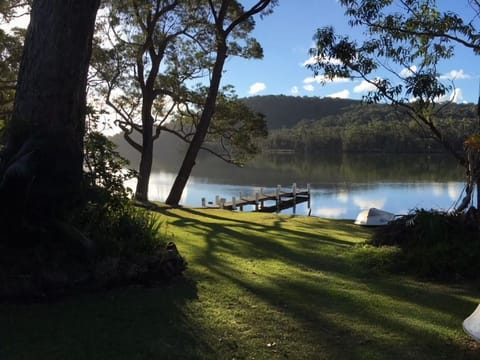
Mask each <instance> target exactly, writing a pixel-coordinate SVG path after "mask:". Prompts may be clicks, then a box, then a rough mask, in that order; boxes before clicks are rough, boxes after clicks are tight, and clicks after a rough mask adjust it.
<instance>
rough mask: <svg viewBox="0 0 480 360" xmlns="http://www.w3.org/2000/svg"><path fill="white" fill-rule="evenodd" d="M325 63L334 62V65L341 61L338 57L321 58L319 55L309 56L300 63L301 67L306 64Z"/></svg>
mask: <svg viewBox="0 0 480 360" xmlns="http://www.w3.org/2000/svg"><path fill="white" fill-rule="evenodd" d="M319 62H320V63H327V64H334V65H340V64H341V63H342V62H341V61H340V60H339V59H335V58H328V59H325V58H321V57H319V56H311V57H310V58H309V59H307V60H305V61H304V62H303V64H301V66H302V67H305V66H307V65H314V64H317V63H319Z"/></svg>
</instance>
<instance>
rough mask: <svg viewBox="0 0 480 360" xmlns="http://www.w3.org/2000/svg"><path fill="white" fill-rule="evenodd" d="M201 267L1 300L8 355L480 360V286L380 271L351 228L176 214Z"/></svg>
mask: <svg viewBox="0 0 480 360" xmlns="http://www.w3.org/2000/svg"><path fill="white" fill-rule="evenodd" d="M159 217H160V219H161V221H162V223H163V225H162V230H161V231H162V233H163V234H164V235H165V236H166V237H168V238H169V239H171V240H173V241H175V243H176V244H177V246H178V248H179V250H180V252H181V253H182V254H183V255H184V256H185V257H186V259H187V261H188V262H189V269H188V270H187V272H186V274H185V277H184V278H183V279H180V280H179V281H177V282H176V283H173V284H170V285H168V286H165V287H160V288H144V287H140V286H137V287H130V288H127V289H116V290H111V291H108V292H103V293H99V294H85V295H78V296H71V297H67V298H64V299H61V300H58V301H56V302H53V303H37V304H24V305H12V304H0V359H1V360H14V359H35V360H36V359H49V360H53V359H422V360H423V359H479V358H480V347H479V346H477V344H476V343H475V342H473V341H471V340H470V339H469V338H468V336H466V335H465V334H464V333H463V331H462V327H461V323H462V321H463V319H464V318H465V317H466V316H467V315H469V314H470V313H471V312H472V311H473V310H474V308H475V307H476V305H477V303H478V301H480V291H479V289H478V288H476V287H474V286H468V285H466V284H464V285H452V284H450V285H448V284H447V285H444V284H434V283H429V282H422V281H419V280H415V279H413V278H411V277H408V276H405V275H391V274H388V273H386V272H382V271H381V270H379V267H378V266H377V265H378V264H379V263H382V262H383V263H388V260H389V258H391V256H393V255H394V254H393V252H391V251H381V250H377V249H368V248H365V247H362V246H360V245H359V246H353V245H354V244H361V243H362V242H363V241H364V240H365V239H367V238H368V237H369V236H370V233H369V231H368V230H367V229H364V228H360V227H356V226H355V225H352V224H351V223H350V222H346V221H338V220H325V219H319V218H315V217H290V216H285V215H276V214H259V213H255V214H254V213H232V212H228V211H222V210H196V209H179V210H171V209H168V208H167V209H164V210H162V211H161V212H160V213H159Z"/></svg>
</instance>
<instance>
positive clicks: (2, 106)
mask: <svg viewBox="0 0 480 360" xmlns="http://www.w3.org/2000/svg"><path fill="white" fill-rule="evenodd" d="M23 37H24V32H23V30H21V29H14V30H13V31H12V32H11V33H9V32H7V31H5V30H2V29H0V122H5V121H7V120H8V119H9V118H10V116H11V113H12V110H13V100H14V97H15V87H16V83H17V74H18V68H19V65H20V58H21V55H22V49H23Z"/></svg>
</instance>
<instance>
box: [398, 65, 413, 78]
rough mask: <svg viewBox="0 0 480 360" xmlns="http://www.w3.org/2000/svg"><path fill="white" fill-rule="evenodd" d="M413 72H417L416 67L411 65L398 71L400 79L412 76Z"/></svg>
mask: <svg viewBox="0 0 480 360" xmlns="http://www.w3.org/2000/svg"><path fill="white" fill-rule="evenodd" d="M415 72H417V67H416V66H415V65H412V66H410V67H409V68H405V69H403V70H402V71H400V76H401V77H402V78H406V77H408V76H412V75H413V74H414V73H415Z"/></svg>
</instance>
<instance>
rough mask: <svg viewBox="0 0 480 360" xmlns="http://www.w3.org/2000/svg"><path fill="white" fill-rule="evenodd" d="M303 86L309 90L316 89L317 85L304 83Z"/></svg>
mask: <svg viewBox="0 0 480 360" xmlns="http://www.w3.org/2000/svg"><path fill="white" fill-rule="evenodd" d="M303 88H304V89H305V90H307V91H313V90H315V86H313V85H312V84H307V85H304V86H303Z"/></svg>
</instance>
